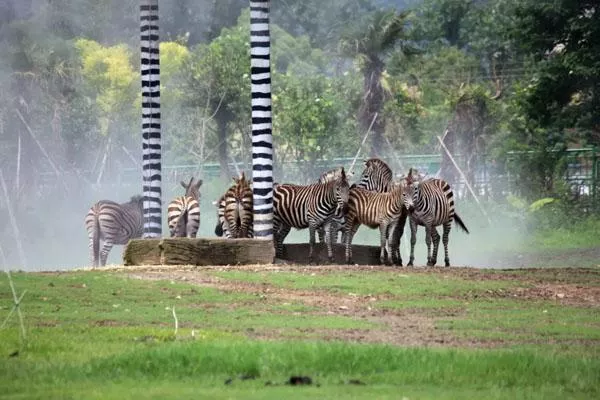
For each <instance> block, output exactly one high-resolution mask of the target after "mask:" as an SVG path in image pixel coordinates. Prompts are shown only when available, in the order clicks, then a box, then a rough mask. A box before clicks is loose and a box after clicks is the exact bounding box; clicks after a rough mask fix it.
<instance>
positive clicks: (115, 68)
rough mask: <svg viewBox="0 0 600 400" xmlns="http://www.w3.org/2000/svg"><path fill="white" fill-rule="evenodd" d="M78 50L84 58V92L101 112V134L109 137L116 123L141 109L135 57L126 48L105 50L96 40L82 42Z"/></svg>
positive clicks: (119, 47)
mask: <svg viewBox="0 0 600 400" xmlns="http://www.w3.org/2000/svg"><path fill="white" fill-rule="evenodd" d="M75 46H76V48H77V50H78V51H79V52H80V54H81V64H82V70H81V73H82V76H83V79H84V81H83V84H84V85H85V88H84V89H83V90H86V91H87V94H88V96H90V97H91V98H92V99H93V101H94V102H95V104H96V105H97V107H98V108H99V111H100V113H101V118H100V120H99V125H100V132H101V133H102V134H103V135H108V134H109V132H110V125H111V123H112V122H113V121H114V120H116V119H117V118H118V117H119V116H120V117H121V118H123V114H122V113H124V114H125V115H127V112H129V113H132V112H133V111H136V110H138V109H139V107H140V105H141V104H140V91H139V72H138V71H137V70H135V69H134V68H133V66H132V65H131V62H130V59H131V54H130V52H129V50H128V49H127V47H126V46H124V45H116V46H111V47H104V46H102V45H101V44H99V43H97V42H95V41H92V40H88V39H78V40H77V41H76V42H75ZM132 105H135V106H134V107H132Z"/></svg>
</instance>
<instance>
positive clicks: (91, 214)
mask: <svg viewBox="0 0 600 400" xmlns="http://www.w3.org/2000/svg"><path fill="white" fill-rule="evenodd" d="M85 228H86V230H87V233H88V237H89V241H90V242H89V247H90V255H91V257H90V259H91V263H92V266H94V267H97V266H104V265H106V259H107V257H108V253H109V252H110V250H111V249H112V247H113V245H115V244H116V245H124V244H127V242H128V241H129V240H130V239H135V238H139V237H142V233H143V230H144V210H143V197H142V196H133V197H132V198H131V200H130V201H129V202H127V203H123V204H119V203H115V202H114V201H111V200H100V201H99V202H97V203H96V204H94V205H93V206H92V207H91V208H90V210H89V211H88V213H87V215H86V217H85ZM101 241H103V242H104V243H103V245H102V249H100V242H101Z"/></svg>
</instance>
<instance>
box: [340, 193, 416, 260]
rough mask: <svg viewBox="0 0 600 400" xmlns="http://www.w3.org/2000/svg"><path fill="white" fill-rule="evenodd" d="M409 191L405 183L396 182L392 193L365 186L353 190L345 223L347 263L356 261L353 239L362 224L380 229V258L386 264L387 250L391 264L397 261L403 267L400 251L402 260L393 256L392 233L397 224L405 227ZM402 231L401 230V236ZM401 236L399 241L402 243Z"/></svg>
mask: <svg viewBox="0 0 600 400" xmlns="http://www.w3.org/2000/svg"><path fill="white" fill-rule="evenodd" d="M404 196H405V190H404V186H403V184H401V183H397V184H393V185H392V190H391V191H389V192H384V193H381V192H374V191H371V190H366V189H363V188H361V187H353V188H351V189H350V196H349V198H348V214H347V215H346V224H345V226H344V231H345V232H344V237H345V244H346V262H347V263H348V264H351V263H352V238H353V237H354V234H355V233H356V231H357V230H358V228H359V227H360V225H361V224H363V225H366V226H368V227H369V228H371V229H375V228H379V242H380V253H379V261H380V263H381V264H384V263H385V253H386V252H387V257H388V261H389V263H390V264H392V263H394V262H396V263H398V264H399V265H400V266H402V258H400V254H399V253H398V259H393V254H392V243H391V242H392V240H393V239H392V235H390V233H392V232H393V231H394V230H395V228H396V226H398V225H400V226H402V228H404V224H405V222H406V216H407V213H406V211H405V207H404V199H403V197H404ZM402 230H403V229H401V230H400V231H399V234H400V237H401V236H402ZM400 237H399V238H398V244H399V243H400Z"/></svg>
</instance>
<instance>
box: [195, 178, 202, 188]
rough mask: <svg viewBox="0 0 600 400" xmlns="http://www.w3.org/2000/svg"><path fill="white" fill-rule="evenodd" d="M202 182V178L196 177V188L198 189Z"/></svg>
mask: <svg viewBox="0 0 600 400" xmlns="http://www.w3.org/2000/svg"><path fill="white" fill-rule="evenodd" d="M203 183H204V181H203V180H202V179H198V182H196V189H200V186H202V184H203Z"/></svg>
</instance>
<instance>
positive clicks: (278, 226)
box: [273, 169, 349, 262]
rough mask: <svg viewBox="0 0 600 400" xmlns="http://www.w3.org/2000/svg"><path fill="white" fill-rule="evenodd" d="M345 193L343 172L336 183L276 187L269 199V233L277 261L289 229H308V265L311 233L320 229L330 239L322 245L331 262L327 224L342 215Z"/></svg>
mask: <svg viewBox="0 0 600 400" xmlns="http://www.w3.org/2000/svg"><path fill="white" fill-rule="evenodd" d="M348 190H349V186H348V181H347V180H346V173H345V172H344V170H343V169H342V171H341V175H340V177H339V178H338V179H335V180H333V181H331V182H327V183H313V184H312V185H306V186H301V185H292V184H279V185H276V186H275V190H274V195H273V200H274V201H273V209H274V213H273V214H274V218H273V222H274V224H273V225H274V226H273V232H274V236H275V251H276V255H277V257H282V256H283V241H284V239H285V237H286V236H287V235H288V233H290V230H291V228H296V229H304V228H308V230H309V243H310V251H309V254H308V259H309V262H312V258H313V248H314V245H315V230H316V229H318V228H319V227H320V226H323V225H324V226H325V229H326V233H327V234H328V235H330V239H329V241H327V240H326V241H325V243H326V244H327V256H328V257H329V261H333V250H332V242H333V240H332V239H333V238H332V237H331V235H332V234H333V231H332V230H331V229H329V222H330V220H331V218H333V217H335V218H337V219H341V218H343V217H344V215H345V214H346V212H347V208H348Z"/></svg>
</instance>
